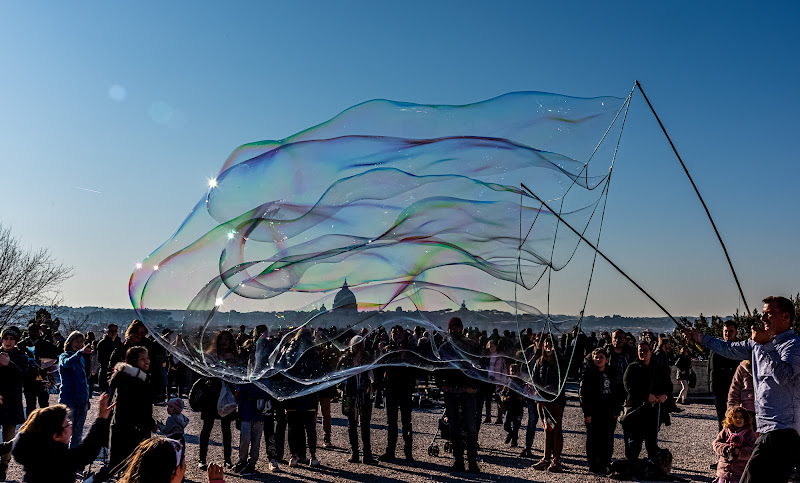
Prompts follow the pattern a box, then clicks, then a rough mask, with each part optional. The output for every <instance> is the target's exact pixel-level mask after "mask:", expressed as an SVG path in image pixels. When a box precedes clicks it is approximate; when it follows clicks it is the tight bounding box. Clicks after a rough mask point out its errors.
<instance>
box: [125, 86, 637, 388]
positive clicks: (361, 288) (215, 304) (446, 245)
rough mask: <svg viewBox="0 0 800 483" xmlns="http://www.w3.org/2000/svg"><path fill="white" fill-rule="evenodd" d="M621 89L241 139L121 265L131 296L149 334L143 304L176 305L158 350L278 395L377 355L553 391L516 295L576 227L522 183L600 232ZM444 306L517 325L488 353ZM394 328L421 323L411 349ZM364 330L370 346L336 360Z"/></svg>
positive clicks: (567, 249)
mask: <svg viewBox="0 0 800 483" xmlns="http://www.w3.org/2000/svg"><path fill="white" fill-rule="evenodd" d="M625 102H626V99H619V98H614V97H602V98H590V99H583V98H573V97H565V96H559V95H554V94H545V93H536V92H518V93H511V94H506V95H504V96H500V97H498V98H494V99H490V100H487V101H484V102H479V103H476V104H470V105H464V106H434V105H418V104H410V103H401V102H392V101H386V100H375V101H369V102H365V103H363V104H360V105H357V106H354V107H352V108H350V109H348V110H346V111H344V112H342V113H341V114H339V115H337V116H336V117H334V118H333V119H331V120H330V121H327V122H325V123H323V124H320V125H318V126H315V127H312V128H310V129H307V130H305V131H302V132H300V133H298V134H295V135H293V136H290V137H289V138H286V139H283V140H279V141H261V142H258V143H252V144H247V145H244V146H241V147H239V148H237V149H236V150H235V151H234V152H233V153H232V154H231V156H229V158H228V159H227V160H226V161H225V163H224V165H223V167H222V169H221V170H220V172H219V174H218V175H217V176H216V177H215V178H213V180H209V183H208V186H207V191H206V193H205V196H203V198H202V199H201V200H200V201H199V202H198V203H197V205H196V206H195V208H194V210H193V211H192V212H191V213H190V214H189V215H188V216H187V218H186V219H185V220H184V221H183V223H182V224H181V225H180V227H179V228H178V230H177V231H176V232H175V234H174V235H173V236H172V237H171V238H170V239H169V240H167V241H166V242H165V243H164V244H163V245H161V246H160V247H159V248H158V249H156V250H155V251H154V252H153V253H152V254H150V256H148V257H147V258H146V259H145V260H144V261H143V262H142V267H141V268H140V269H137V270H136V271H135V272H134V273H133V275H132V276H131V280H130V287H129V291H130V296H131V301H132V302H133V305H134V307H135V308H136V310H137V312H138V313H139V316H140V317H141V318H142V320H144V322H145V323H146V324H148V325H149V326H151V327H154V328H155V327H156V326H158V325H159V324H161V325H163V322H162V321H161V320H156V318H155V317H154V315H153V314H154V312H152V311H150V310H149V309H171V310H178V311H180V314H181V316H180V318H181V320H180V321H179V322H178V323H177V324H175V327H172V328H173V329H174V330H176V332H177V333H178V334H180V335H181V339H180V342H179V344H177V345H170V346H169V348H170V350H171V351H173V353H174V354H175V355H176V356H177V357H179V358H180V359H181V360H183V361H184V362H186V363H187V364H189V365H190V366H191V367H192V368H194V369H195V370H197V371H198V372H200V373H203V374H207V375H214V376H219V377H224V378H226V379H228V380H231V381H257V383H258V384H259V385H262V386H263V387H265V388H266V389H267V390H269V391H270V392H271V393H272V394H273V395H275V396H276V397H278V398H289V397H295V396H298V395H302V394H307V393H309V392H313V391H317V390H320V389H322V388H324V387H326V386H329V385H332V384H336V383H338V382H340V381H342V380H343V379H344V378H346V377H348V376H350V375H352V374H355V373H358V372H360V371H364V370H368V369H374V368H378V367H382V366H391V365H405V366H413V367H417V368H422V369H426V370H434V369H447V368H450V369H458V370H461V371H462V372H464V373H466V374H467V375H469V376H470V377H474V378H477V379H480V380H484V381H490V382H493V383H499V384H503V385H507V386H509V387H512V388H513V389H514V390H517V391H518V392H521V393H525V394H528V395H529V396H531V397H535V398H544V399H547V398H552V397H554V394H557V393H558V388H557V387H552V386H553V381H552V380H551V381H549V382H546V383H545V382H542V381H537V379H536V377H535V374H536V369H535V366H536V364H537V363H538V362H537V361H538V359H537V356H536V353H537V347H536V346H534V345H532V343H531V342H530V341H529V340H528V341H526V340H525V339H524V338H523V337H521V336H520V335H521V333H520V331H521V330H522V329H527V328H533V329H535V331H536V332H537V333H544V334H549V333H550V331H551V330H552V328H553V327H554V326H557V325H558V323H555V322H554V319H553V317H550V316H549V314H548V313H547V310H539V309H538V308H536V307H535V306H534V305H533V304H532V303H530V302H528V300H529V298H528V297H527V296H526V297H515V295H514V294H515V293H516V290H520V291H522V292H528V291H530V290H532V289H533V288H535V287H537V286H540V285H539V284H540V282H541V281H542V280H544V279H545V277H544V276H545V275H548V277H547V282H548V284H549V283H550V278H552V276H553V273H557V272H558V271H560V270H562V269H564V268H565V267H567V266H568V265H569V264H570V262H571V260H572V259H573V256H574V254H575V252H576V249H577V247H578V244H579V241H580V240H579V238H578V237H577V236H575V235H574V234H573V233H571V232H570V231H569V230H566V229H564V228H563V227H561V229H559V226H560V225H559V221H558V218H557V217H556V216H555V215H554V214H553V213H550V212H548V211H547V210H546V209H544V208H543V206H542V204H541V203H537V202H535V200H534V199H533V198H532V197H530V196H529V195H528V194H526V193H525V192H524V191H523V190H521V189H520V183H521V182H524V183H525V184H526V185H527V186H529V187H531V188H532V189H533V191H534V192H535V193H536V194H537V195H538V196H539V197H540V198H542V199H544V200H547V201H548V204H550V205H551V206H552V207H555V208H554V209H557V210H558V212H559V215H560V216H561V217H562V218H563V219H565V220H567V221H568V222H569V223H570V224H571V225H572V226H575V227H580V229H583V230H584V233H585V234H588V233H589V232H592V230H595V231H596V227H595V225H596V220H597V218H598V215H597V213H598V209H599V208H600V202H601V200H602V199H603V195H604V194H605V192H606V191H605V188H606V187H607V182H608V179H609V173H610V170H609V164H610V161H611V153H612V151H613V144H612V145H611V146H607V144H608V143H603V142H601V140H602V139H604V136H605V135H606V133H607V131H608V130H609V129H610V127H612V126H614V120H615V119H616V116H617V115H618V113H619V112H620V111H621V109H622V107H623V106H624V104H625ZM590 161H591V163H590ZM603 163H605V164H604V165H603V166H598V165H599V164H603ZM590 168H591V169H590ZM529 229H530V232H529ZM155 267H158V268H157V269H156V268H155ZM588 270H589V269H588V268H587V269H586V271H587V273H588ZM548 286H549V285H548ZM576 292H577V291H576ZM577 297H578V296H577V295H576V298H577ZM581 297H582V295H581ZM467 307H469V308H471V309H472V310H468V309H466V308H467ZM245 314H247V315H245ZM487 314H488V315H487ZM504 314H505V315H504ZM454 315H458V316H463V318H464V319H465V325H467V326H470V325H471V324H473V322H474V324H473V325H476V326H477V325H479V322H480V319H481V317H484V318H486V320H489V318H487V317H491V320H501V319H502V320H504V321H505V323H507V324H509V325H507V327H510V328H512V329H515V330H514V332H515V337H512V338H511V341H510V342H508V343H505V344H504V345H503V346H502V347H499V348H495V349H496V350H495V351H494V352H492V351H490V350H489V348H488V346H487V344H486V342H485V340H482V339H481V336H480V335H478V336H476V335H475V334H468V336H466V337H462V336H460V335H458V336H455V337H453V336H451V335H449V334H448V332H447V325H446V323H447V320H448V319H449V318H450V317H452V316H454ZM244 320H247V324H246V325H249V326H250V327H251V328H252V327H254V326H255V325H257V324H263V325H264V326H266V329H267V331H266V332H264V333H263V334H261V335H260V336H258V337H256V338H254V339H253V340H251V341H250V342H249V345H248V347H247V348H246V350H245V351H244V353H243V354H236V353H229V352H224V353H221V352H220V349H219V348H218V347H217V343H216V339H217V338H218V332H219V331H220V330H222V329H224V328H226V327H230V326H238V325H239V321H244ZM396 325H400V326H402V327H404V328H407V329H415V328H416V333H415V335H414V337H413V344H407V345H402V344H395V343H393V342H392V340H391V337H390V335H389V334H390V332H391V330H390V329H391V328H392V327H394V326H396ZM484 325H486V324H484ZM358 334H361V335H363V336H365V337H366V339H367V342H368V343H369V345H370V347H369V349H370V350H369V353H370V357H368V358H366V359H364V362H362V363H361V364H358V365H356V366H348V365H347V364H343V363H341V362H340V361H342V360H347V353H348V351H349V350H350V346H351V345H352V344H353V341H354V339H353V337H354V336H355V335H358ZM515 340H516V342H515ZM498 358H502V360H501V361H500V362H502V364H499V363H498ZM512 364H519V365H520V366H521V367H522V370H521V371H520V372H521V373H520V374H519V375H514V376H510V375H509V374H508V373H507V371H508V368H509V366H510V365H512ZM500 367H503V369H502V370H500V369H498V368H500ZM502 372H505V373H502ZM563 376H564V377H565V376H566V374H563ZM564 377H561V378H560V379H556V381H557V382H556V384H561V385H563V380H564ZM498 381H499V382H498ZM546 386H547V387H546Z"/></svg>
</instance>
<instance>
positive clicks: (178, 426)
mask: <svg viewBox="0 0 800 483" xmlns="http://www.w3.org/2000/svg"><path fill="white" fill-rule="evenodd" d="M167 414H169V417H168V418H167V420H166V421H165V422H164V423H163V424H162V423H156V424H157V425H158V432H159V433H161V434H163V435H164V436H166V437H167V438H170V439H177V440H179V441H183V439H184V437H183V434H184V431H185V430H186V425H187V424H189V418H187V417H186V416H184V414H183V399H179V398H172V399H170V400H169V401H167Z"/></svg>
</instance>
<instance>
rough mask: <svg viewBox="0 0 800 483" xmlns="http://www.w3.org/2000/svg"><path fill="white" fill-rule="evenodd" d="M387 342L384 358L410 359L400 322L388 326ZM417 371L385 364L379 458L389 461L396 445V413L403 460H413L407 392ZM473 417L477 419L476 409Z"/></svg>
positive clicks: (410, 391) (411, 390)
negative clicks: (383, 432)
mask: <svg viewBox="0 0 800 483" xmlns="http://www.w3.org/2000/svg"><path fill="white" fill-rule="evenodd" d="M391 337H392V338H391V342H390V343H389V348H388V352H389V353H390V354H391V355H393V356H394V357H392V358H388V359H387V360H388V361H390V362H391V363H393V364H403V363H404V362H405V363H410V362H411V361H410V360H409V359H410V351H411V344H409V342H408V336H407V334H406V331H405V329H403V327H402V326H400V325H396V326H394V327H392V331H391ZM416 375H417V373H416V371H415V369H414V368H413V367H411V366H410V365H395V366H389V367H387V368H386V370H385V373H384V377H383V380H384V382H385V383H386V422H387V426H388V428H389V435H388V441H387V445H386V451H385V452H384V453H383V454H382V455H381V456H380V458H379V459H380V460H381V461H391V460H393V459H394V458H395V450H396V448H397V413H398V411H399V412H400V420H401V422H402V425H403V426H402V427H403V442H404V444H403V451H404V453H405V457H406V461H407V462H409V463H410V462H413V461H414V455H413V453H412V451H413V448H414V439H413V438H414V437H413V431H412V429H411V408H412V402H411V396H412V395H413V394H414V389H415V388H416V385H417V377H416ZM476 419H480V411H477V416H476Z"/></svg>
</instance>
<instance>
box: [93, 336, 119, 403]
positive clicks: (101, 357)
mask: <svg viewBox="0 0 800 483" xmlns="http://www.w3.org/2000/svg"><path fill="white" fill-rule="evenodd" d="M118 333H119V326H117V324H108V327H107V328H106V333H105V335H103V338H102V339H100V341H99V342H97V361H98V362H99V363H100V374H99V375H98V385H99V386H100V391H101V392H105V391H107V390H108V378H109V376H110V375H111V370H112V369H113V366H111V354H113V353H114V351H115V350H117V349H118V348H120V347H122V340H120V338H119V336H118Z"/></svg>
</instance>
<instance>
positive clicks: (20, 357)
mask: <svg viewBox="0 0 800 483" xmlns="http://www.w3.org/2000/svg"><path fill="white" fill-rule="evenodd" d="M8 357H9V359H10V361H9V363H8V365H7V366H5V367H0V396H3V404H0V424H2V425H3V427H5V426H6V425H9V426H16V425H17V424H21V423H24V422H25V414H24V412H23V410H22V409H23V405H22V385H23V381H24V380H25V373H26V371H27V368H28V356H26V355H25V353H24V352H22V351H21V350H20V349H19V348H18V347H14V349H12V350H11V352H9V353H8Z"/></svg>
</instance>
